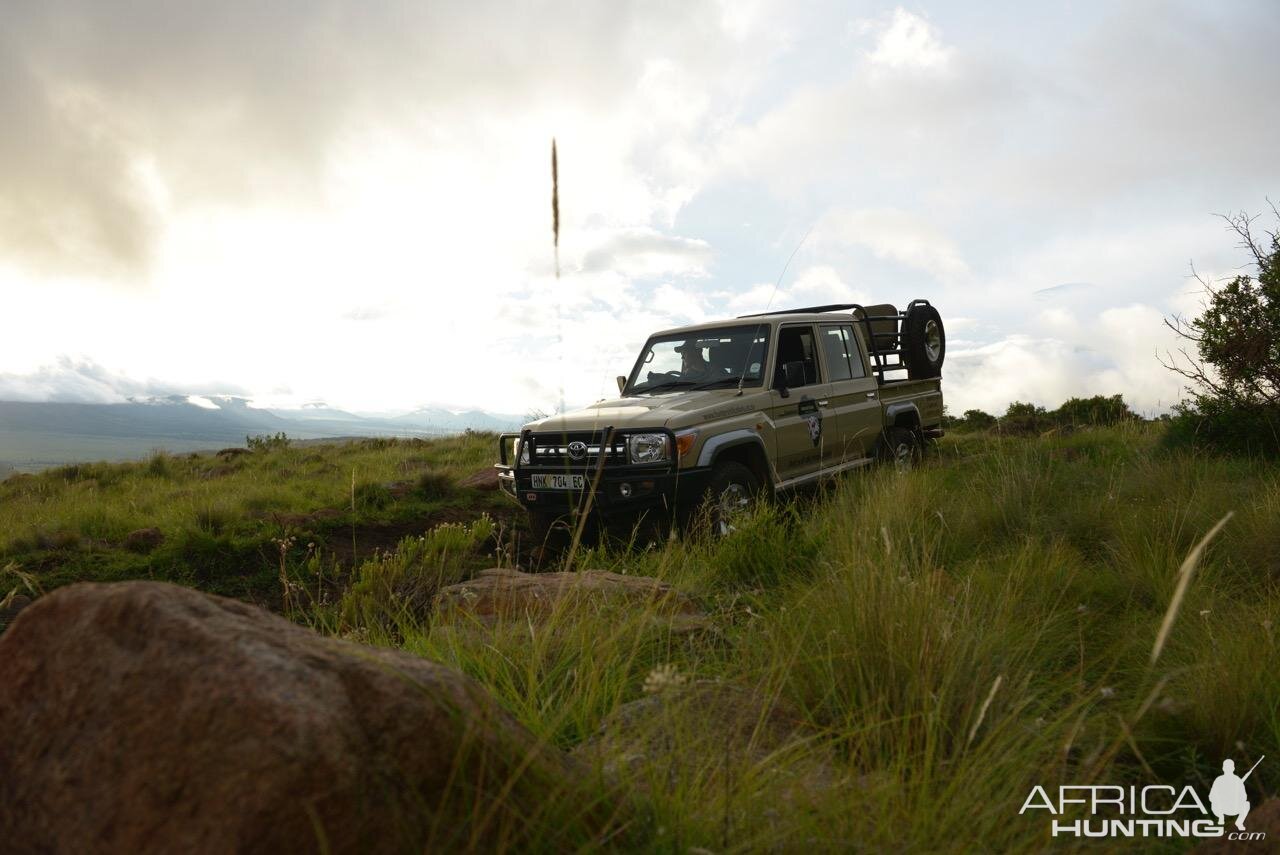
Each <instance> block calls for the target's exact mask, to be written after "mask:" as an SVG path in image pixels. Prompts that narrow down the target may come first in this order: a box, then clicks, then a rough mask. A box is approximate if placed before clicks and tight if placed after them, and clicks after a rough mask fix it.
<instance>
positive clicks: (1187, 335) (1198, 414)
mask: <svg viewBox="0 0 1280 855" xmlns="http://www.w3.org/2000/svg"><path fill="white" fill-rule="evenodd" d="M1271 210H1272V213H1274V214H1275V215H1276V219H1277V220H1278V221H1280V211H1277V210H1276V208H1275V207H1274V206H1272V209H1271ZM1225 219H1226V221H1227V224H1228V226H1229V227H1230V229H1231V230H1232V231H1234V232H1235V233H1236V235H1237V236H1238V237H1239V238H1240V244H1239V246H1240V248H1242V249H1245V250H1247V251H1248V252H1249V254H1250V255H1252V256H1253V259H1252V261H1253V266H1254V268H1255V272H1254V275H1251V274H1241V275H1238V276H1236V277H1235V278H1233V279H1232V280H1231V281H1230V282H1227V283H1225V284H1222V283H1220V282H1211V281H1209V280H1207V279H1203V278H1201V279H1200V283H1201V285H1203V286H1204V293H1205V302H1204V311H1203V312H1202V313H1201V314H1200V316H1199V317H1196V318H1192V319H1190V320H1185V319H1183V318H1181V317H1177V316H1175V317H1174V318H1172V319H1170V320H1166V321H1165V323H1166V325H1168V327H1169V328H1170V329H1172V330H1173V331H1174V332H1175V333H1177V334H1178V335H1179V336H1181V337H1182V338H1183V339H1185V340H1186V341H1188V342H1190V343H1191V344H1192V345H1194V346H1195V351H1196V356H1195V357H1192V356H1191V355H1189V354H1188V353H1187V352H1186V351H1185V350H1184V351H1181V352H1180V353H1181V357H1182V358H1181V359H1180V360H1179V359H1178V358H1175V357H1172V356H1171V357H1170V358H1169V361H1168V362H1166V363H1165V366H1166V367H1167V368H1169V369H1171V370H1173V371H1175V372H1177V373H1178V374H1180V375H1182V376H1183V377H1185V378H1186V379H1187V380H1189V381H1191V384H1192V386H1191V388H1190V389H1189V390H1188V391H1190V392H1191V399H1190V400H1189V401H1186V402H1184V404H1183V405H1182V406H1181V407H1180V408H1179V409H1178V414H1177V416H1176V418H1175V420H1174V421H1175V423H1174V424H1173V425H1172V426H1171V430H1170V434H1169V438H1170V441H1171V442H1173V443H1175V444H1176V443H1178V442H1192V443H1194V444H1197V445H1206V446H1213V447H1216V448H1220V449H1222V450H1226V451H1237V452H1240V451H1243V452H1247V453H1260V454H1267V455H1271V456H1275V455H1280V440H1278V439H1277V434H1278V431H1277V426H1278V425H1280V231H1276V232H1266V233H1265V237H1258V236H1255V235H1254V234H1253V231H1252V225H1253V222H1254V220H1255V219H1257V218H1256V217H1251V216H1249V215H1247V214H1245V213H1243V212H1242V213H1239V214H1235V215H1233V216H1229V217H1226V218H1225Z"/></svg>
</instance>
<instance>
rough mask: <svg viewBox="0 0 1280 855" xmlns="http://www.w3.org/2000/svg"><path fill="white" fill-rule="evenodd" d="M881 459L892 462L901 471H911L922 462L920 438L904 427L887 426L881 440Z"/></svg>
mask: <svg viewBox="0 0 1280 855" xmlns="http://www.w3.org/2000/svg"><path fill="white" fill-rule="evenodd" d="M880 459H881V460H883V461H884V462H886V463H892V464H893V468H894V469H896V470H898V471H899V472H910V471H911V470H912V469H913V468H914V467H915V465H916V464H917V463H919V462H920V439H919V437H917V436H916V432H915V431H913V430H911V429H909V428H904V427H891V428H885V431H884V436H883V437H882V438H881V440H880Z"/></svg>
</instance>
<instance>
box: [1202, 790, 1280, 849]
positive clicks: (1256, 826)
mask: <svg viewBox="0 0 1280 855" xmlns="http://www.w3.org/2000/svg"><path fill="white" fill-rule="evenodd" d="M1250 798H1252V794H1250ZM1244 827H1245V831H1246V832H1248V833H1249V834H1253V833H1256V832H1262V833H1264V834H1266V837H1264V838H1263V839H1261V840H1227V839H1226V837H1225V836H1224V837H1219V838H1216V839H1212V840H1206V841H1204V842H1203V843H1201V844H1200V845H1199V846H1197V847H1196V848H1195V855H1219V853H1222V855H1227V853H1232V855H1235V853H1240V855H1267V853H1274V852H1276V851H1278V849H1277V847H1280V797H1276V796H1272V797H1271V798H1269V799H1267V800H1266V801H1264V802H1262V804H1260V805H1255V806H1254V807H1253V808H1252V809H1251V810H1250V811H1249V816H1247V817H1246V818H1245V821H1244ZM1235 830H1236V821H1235V817H1233V816H1228V817H1227V824H1226V826H1225V833H1230V832H1232V831H1235Z"/></svg>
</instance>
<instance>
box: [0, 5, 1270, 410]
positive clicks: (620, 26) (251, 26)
mask: <svg viewBox="0 0 1280 855" xmlns="http://www.w3.org/2000/svg"><path fill="white" fill-rule="evenodd" d="M1276 44H1280V8H1278V7H1277V6H1276V5H1275V3H1274V2H1272V0H1256V2H1225V3H1220V4H1213V5H1212V6H1209V5H1207V4H1201V3H1190V2H1188V3H1159V4H1156V3H1126V4H1108V3H1085V4H1074V3H1073V4H1063V5H1061V6H1058V7H1054V8H1052V9H1049V8H1047V7H1046V8H1040V9H1033V8H1031V4H1015V5H1006V4H995V3H992V4H989V5H985V6H980V5H977V4H973V3H959V2H948V3H925V4H908V5H896V4H872V3H847V4H813V5H808V6H805V7H796V6H795V5H794V4H783V3H780V2H779V3H771V2H764V0H761V2H720V3H717V2H705V3H697V2H692V3H690V2H681V3H670V4H661V3H607V4H604V3H594V4H589V3H581V4H537V5H535V4H509V3H503V4H497V3H477V2H468V3H432V4H421V3H402V4H397V3H378V4H368V3H356V2H337V0H329V2H307V3H302V2H284V3H272V4H261V3H247V2H244V3H240V2H226V3H215V4H207V3H206V4H196V3H172V2H170V3H149V2H124V3H112V4H102V3H95V2H90V0H66V2H56V0H55V1H54V2H38V3H37V2H30V3H28V2H22V0H19V2H13V0H10V2H9V3H7V4H6V7H5V21H4V27H3V28H0V111H3V113H2V114H3V115H5V116H6V118H7V121H6V129H5V133H3V134H0V191H2V192H0V300H2V301H3V305H4V307H5V313H4V323H3V326H0V329H3V331H4V335H3V337H0V398H3V397H21V398H24V399H33V398H34V399H50V400H53V399H57V400H66V399H76V400H121V399H123V398H124V397H127V396H130V395H137V394H140V392H141V391H146V390H160V391H164V390H182V391H189V392H190V393H192V394H198V393H205V394H227V393H234V394H246V395H250V396H252V397H254V398H256V399H258V400H260V401H262V402H264V403H274V404H288V403H291V402H295V403H296V402H301V401H307V400H315V399H324V400H327V401H329V402H330V403H332V404H334V405H336V406H342V407H346V408H349V409H369V410H391V409H397V408H399V409H410V408H412V407H413V406H415V405H418V404H421V403H424V402H428V401H438V402H447V403H453V404H457V405H459V406H477V407H485V408H488V409H491V410H496V411H502V412H520V411H529V410H533V409H542V410H549V409H551V408H553V407H555V406H557V405H558V403H559V401H560V400H562V399H563V400H565V401H567V402H569V403H571V404H573V403H581V402H585V401H589V400H592V399H595V398H598V397H600V396H602V395H605V394H609V393H610V392H611V390H612V388H613V380H612V378H613V376H614V375H616V374H619V373H624V372H625V371H626V370H627V369H628V368H629V367H630V364H631V361H632V359H633V357H634V353H635V351H636V350H637V349H638V347H639V345H640V344H641V343H642V342H643V340H644V337H645V335H646V334H647V333H648V332H650V331H652V330H655V329H660V328H663V327H668V326H674V325H678V324H681V323H687V322H691V321H699V320H707V319H711V318H714V317H718V316H724V315H731V314H740V313H745V312H751V311H763V310H765V309H766V308H778V307H784V306H790V305H795V304H807V303H823V302H832V301H846V300H859V301H871V302H881V301H893V302H896V303H899V304H904V303H905V302H906V301H908V300H910V299H911V298H913V297H927V298H929V299H930V300H931V301H932V302H934V303H935V304H936V305H937V306H938V307H939V308H940V310H941V311H942V313H943V317H944V320H946V321H948V331H949V339H950V341H949V349H948V362H947V367H946V370H945V372H944V373H945V375H946V378H947V387H948V389H947V394H948V400H949V405H950V407H951V409H952V410H953V411H961V410H963V409H966V408H968V407H973V406H980V407H983V408H986V409H989V410H1002V409H1003V407H1004V405H1005V404H1007V403H1008V401H1010V400H1012V399H1021V400H1033V401H1036V402H1038V403H1042V404H1048V405H1056V404H1057V403H1059V402H1061V400H1063V399H1064V398H1065V397H1068V396H1070V395H1087V394H1094V393H1107V394H1111V393H1117V392H1119V393H1123V394H1124V395H1125V396H1126V398H1127V399H1129V400H1130V401H1132V402H1133V403H1134V404H1135V405H1137V406H1138V407H1139V408H1141V409H1144V410H1146V411H1148V412H1153V411H1155V410H1157V409H1160V408H1165V407H1167V406H1168V405H1169V404H1170V403H1172V402H1173V401H1175V400H1177V398H1178V397H1179V385H1178V383H1177V382H1176V379H1175V378H1174V377H1172V376H1171V375H1169V373H1168V372H1167V371H1165V370H1164V369H1162V368H1161V367H1160V366H1159V364H1158V362H1157V361H1156V354H1157V352H1158V351H1161V350H1163V349H1164V348H1166V347H1167V346H1168V345H1169V344H1170V342H1169V340H1168V338H1167V335H1166V332H1167V331H1166V330H1165V329H1164V327H1163V325H1162V324H1161V319H1162V318H1163V317H1165V316H1167V315H1169V314H1171V313H1173V312H1184V313H1185V312H1188V311H1194V310H1195V308H1196V306H1197V304H1198V303H1197V296H1196V294H1195V287H1194V286H1195V282H1194V280H1192V279H1191V278H1190V268H1189V263H1190V261H1192V260H1194V261H1195V263H1196V265H1197V268H1198V269H1200V270H1201V271H1202V272H1208V273H1210V274H1211V275H1229V274H1231V273H1233V272H1234V270H1235V268H1236V267H1237V266H1238V265H1240V264H1243V263H1244V261H1245V257H1244V256H1243V255H1242V254H1241V253H1240V252H1239V251H1237V250H1236V249H1234V240H1233V238H1232V236H1231V235H1229V234H1228V233H1226V232H1225V231H1224V229H1223V227H1222V224H1221V223H1220V222H1219V221H1217V220H1215V219H1214V218H1213V216H1212V213H1213V212H1226V211H1230V210H1234V209H1239V208H1244V209H1249V210H1253V211H1257V210H1262V209H1263V208H1264V206H1265V204H1266V199H1265V197H1266V196H1267V195H1268V194H1270V195H1271V196H1272V197H1273V198H1275V197H1276V196H1277V195H1280V162H1278V161H1277V158H1276V157H1275V150H1276V145H1277V143H1278V142H1280V110H1276V109H1275V108H1274V104H1273V103H1272V102H1273V100H1274V90H1275V83H1276V82H1277V81H1280V53H1277V52H1276V51H1275V50H1274V46H1275V45H1276ZM552 136H555V137H556V138H557V139H558V142H559V151H560V176H561V186H560V200H561V214H562V223H561V225H562V229H561V245H560V270H561V276H560V279H559V280H557V279H556V278H555V264H554V261H555V259H554V256H553V253H552V246H551V228H550V204H549V202H550V199H549V197H550V187H549V183H550V175H549V172H550V170H549V166H550V164H549V160H550V157H549V155H550V152H549V148H550V140H551V137H552ZM797 247H799V249H798V250H797ZM793 251H795V253H796V254H795V257H794V259H793V260H792V262H791V265H790V268H789V270H788V272H787V275H786V277H785V278H784V280H783V281H782V282H781V284H776V283H777V280H778V277H779V274H780V272H781V271H782V269H783V266H784V264H785V263H786V261H787V259H788V257H789V256H791V254H792V252H793ZM210 378H213V379H210Z"/></svg>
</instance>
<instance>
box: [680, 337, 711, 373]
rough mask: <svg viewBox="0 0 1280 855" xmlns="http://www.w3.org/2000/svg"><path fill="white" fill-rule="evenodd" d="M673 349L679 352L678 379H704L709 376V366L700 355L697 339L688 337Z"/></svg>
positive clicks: (700, 350)
mask: <svg viewBox="0 0 1280 855" xmlns="http://www.w3.org/2000/svg"><path fill="white" fill-rule="evenodd" d="M675 350H676V353H678V354H680V379H682V380H706V379H708V378H709V377H710V376H711V366H710V365H708V364H707V360H706V357H704V356H703V355H702V348H701V347H700V346H699V345H698V341H697V339H692V338H691V339H688V340H686V341H685V343H684V344H682V345H680V346H679V347H677V348H676V349H675Z"/></svg>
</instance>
